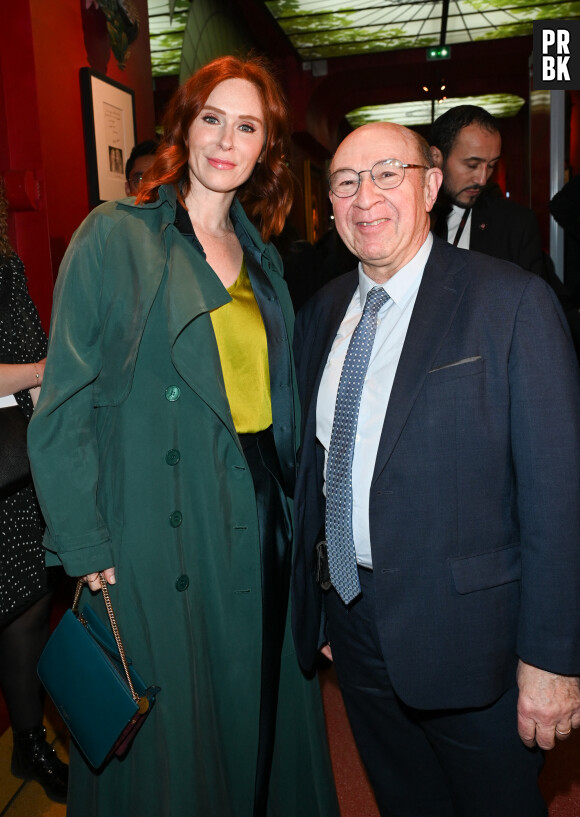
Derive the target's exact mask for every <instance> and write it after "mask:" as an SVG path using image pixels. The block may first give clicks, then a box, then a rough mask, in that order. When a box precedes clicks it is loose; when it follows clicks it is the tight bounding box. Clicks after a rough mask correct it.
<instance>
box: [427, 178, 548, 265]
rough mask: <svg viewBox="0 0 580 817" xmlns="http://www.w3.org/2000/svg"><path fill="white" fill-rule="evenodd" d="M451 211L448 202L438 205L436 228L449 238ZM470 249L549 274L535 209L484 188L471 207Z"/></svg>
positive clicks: (436, 232)
mask: <svg viewBox="0 0 580 817" xmlns="http://www.w3.org/2000/svg"><path fill="white" fill-rule="evenodd" d="M447 212H448V208H447V207H445V206H444V205H437V206H436V207H435V208H434V216H435V221H434V225H433V232H434V233H435V234H436V235H438V236H439V237H440V238H443V239H444V240H447ZM469 249H470V250H476V251H477V252H482V253H484V254H485V255H491V256H492V257H493V258H503V260H504V261H512V262H513V263H514V264H518V266H520V267H523V268H524V269H526V270H529V271H530V272H533V273H535V274H536V275H540V276H541V277H545V267H544V253H543V250H542V239H541V236H540V227H539V225H538V220H537V218H536V216H535V214H534V213H533V211H532V210H529V209H528V208H527V207H523V206H522V205H521V204H517V202H514V201H510V200H508V199H504V198H503V197H501V196H499V195H495V194H493V193H492V192H490V191H488V190H484V191H482V192H481V193H480V194H479V196H478V197H477V199H476V200H475V204H474V205H473V208H472V211H471V232H470V237H469Z"/></svg>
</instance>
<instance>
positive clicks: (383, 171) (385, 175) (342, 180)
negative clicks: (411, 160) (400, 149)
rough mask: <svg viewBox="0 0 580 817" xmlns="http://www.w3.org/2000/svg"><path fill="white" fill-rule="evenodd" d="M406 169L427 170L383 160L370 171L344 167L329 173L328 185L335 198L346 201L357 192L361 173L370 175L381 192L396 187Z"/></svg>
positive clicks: (420, 166) (422, 167) (394, 160)
mask: <svg viewBox="0 0 580 817" xmlns="http://www.w3.org/2000/svg"><path fill="white" fill-rule="evenodd" d="M406 167H417V168H421V169H422V170H429V168H428V167H427V166H426V165H412V164H405V163H404V162H400V161H399V160H398V159H383V160H382V161H380V162H377V163H376V164H374V165H373V166H372V167H371V169H370V170H360V171H356V170H352V169H351V168H348V167H344V168H341V169H340V170H335V171H334V173H331V175H330V178H329V179H328V183H329V185H330V189H331V190H332V192H333V193H334V195H335V196H338V197H339V198H340V199H348V198H349V197H350V196H354V194H355V193H356V192H357V191H358V189H359V187H360V182H361V175H362V174H363V173H370V174H371V179H372V180H373V182H374V183H375V184H376V186H377V187H380V189H381V190H390V189H391V188H393V187H398V186H399V185H400V184H401V182H402V181H403V179H404V178H405V168H406Z"/></svg>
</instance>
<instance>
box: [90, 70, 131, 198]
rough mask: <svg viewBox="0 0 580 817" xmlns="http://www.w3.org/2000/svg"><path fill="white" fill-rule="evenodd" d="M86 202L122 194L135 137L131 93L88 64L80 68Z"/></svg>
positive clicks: (119, 196) (123, 195) (129, 89)
mask: <svg viewBox="0 0 580 817" xmlns="http://www.w3.org/2000/svg"><path fill="white" fill-rule="evenodd" d="M80 81H81V100H82V110H83V127H84V133H85V153H86V163H87V182H88V188H89V203H90V206H91V207H95V206H96V205H97V204H100V203H101V202H103V201H110V200H111V199H122V198H124V197H125V164H126V162H127V159H128V158H129V154H130V153H131V151H132V150H133V147H134V145H135V141H136V132H135V94H134V92H133V91H132V89H131V88H127V87H125V86H124V85H121V84H120V83H119V82H115V80H112V79H109V77H106V76H105V75H104V74H100V73H99V72H98V71H93V69H92V68H81V70H80Z"/></svg>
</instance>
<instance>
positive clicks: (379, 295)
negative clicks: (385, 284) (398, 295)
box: [364, 287, 389, 314]
mask: <svg viewBox="0 0 580 817" xmlns="http://www.w3.org/2000/svg"><path fill="white" fill-rule="evenodd" d="M388 300H389V294H388V293H387V292H385V290H384V289H383V288H382V287H373V288H372V289H371V290H370V292H369V293H368V294H367V299H366V302H365V309H364V311H365V312H366V311H367V310H368V309H372V311H373V312H374V313H375V314H376V313H377V312H378V311H379V309H380V308H381V306H383V305H384V304H386V303H387V301H388Z"/></svg>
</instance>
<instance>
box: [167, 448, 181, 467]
mask: <svg viewBox="0 0 580 817" xmlns="http://www.w3.org/2000/svg"><path fill="white" fill-rule="evenodd" d="M180 459H181V453H180V452H179V451H178V450H177V448H170V449H169V451H168V452H167V454H166V455H165V462H166V463H167V465H177V463H178V462H179V460H180Z"/></svg>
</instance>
